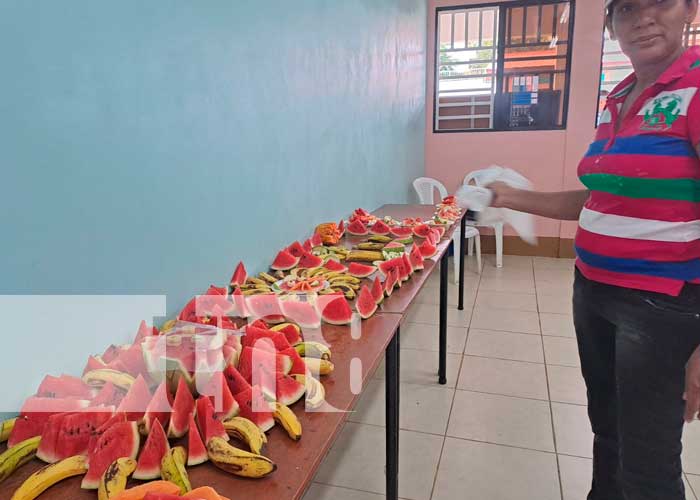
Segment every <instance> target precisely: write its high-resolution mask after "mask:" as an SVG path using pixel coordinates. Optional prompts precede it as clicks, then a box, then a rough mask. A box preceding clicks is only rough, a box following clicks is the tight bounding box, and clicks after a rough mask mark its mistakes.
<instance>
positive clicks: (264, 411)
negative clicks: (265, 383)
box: [235, 386, 275, 432]
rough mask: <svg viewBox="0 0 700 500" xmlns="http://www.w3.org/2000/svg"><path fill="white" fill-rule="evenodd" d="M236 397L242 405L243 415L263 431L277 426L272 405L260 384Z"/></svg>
mask: <svg viewBox="0 0 700 500" xmlns="http://www.w3.org/2000/svg"><path fill="white" fill-rule="evenodd" d="M235 397H236V401H238V404H239V405H240V406H241V417H243V418H247V419H248V420H250V421H251V422H253V423H254V424H255V425H257V426H258V427H259V428H260V430H261V431H263V432H267V431H269V430H270V429H272V428H273V427H274V426H275V419H274V417H273V416H272V407H271V406H270V403H268V402H267V400H266V399H265V397H264V395H263V391H262V389H261V388H260V387H259V386H253V387H251V388H250V389H248V390H246V391H244V392H242V393H240V394H237V395H236V396H235Z"/></svg>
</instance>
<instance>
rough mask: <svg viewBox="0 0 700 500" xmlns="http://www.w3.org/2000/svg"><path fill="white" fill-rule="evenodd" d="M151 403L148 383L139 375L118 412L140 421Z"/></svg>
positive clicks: (129, 418)
mask: <svg viewBox="0 0 700 500" xmlns="http://www.w3.org/2000/svg"><path fill="white" fill-rule="evenodd" d="M150 402H151V391H150V390H149V389H148V385H147V384H146V381H145V380H144V379H143V377H142V376H141V375H139V376H138V377H137V378H136V381H135V382H134V383H133V384H132V386H131V389H129V392H127V393H126V396H125V397H124V399H122V402H121V403H120V404H119V408H117V412H118V413H126V418H127V420H133V421H136V420H140V419H141V418H142V417H143V416H144V415H145V413H146V408H147V407H148V404H149V403H150ZM118 458H119V457H118Z"/></svg>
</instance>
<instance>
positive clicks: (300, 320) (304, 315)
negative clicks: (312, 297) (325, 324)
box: [280, 295, 321, 329]
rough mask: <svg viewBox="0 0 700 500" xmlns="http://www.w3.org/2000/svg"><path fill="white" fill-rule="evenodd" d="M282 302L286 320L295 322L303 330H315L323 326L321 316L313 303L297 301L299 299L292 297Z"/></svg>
mask: <svg viewBox="0 0 700 500" xmlns="http://www.w3.org/2000/svg"><path fill="white" fill-rule="evenodd" d="M285 299H287V300H281V301H280V306H281V307H282V314H284V316H285V318H286V319H289V320H291V321H294V322H295V323H296V324H297V325H299V326H300V327H301V328H309V329H315V328H320V326H321V316H319V314H318V311H317V310H316V308H315V307H314V305H313V304H312V303H311V302H305V301H302V300H297V299H298V297H296V296H294V295H290V296H287V297H285Z"/></svg>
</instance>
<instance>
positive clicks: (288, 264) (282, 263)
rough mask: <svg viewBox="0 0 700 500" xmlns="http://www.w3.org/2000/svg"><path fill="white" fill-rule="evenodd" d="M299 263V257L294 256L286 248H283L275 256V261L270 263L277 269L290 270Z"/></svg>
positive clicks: (271, 266) (272, 267)
mask: <svg viewBox="0 0 700 500" xmlns="http://www.w3.org/2000/svg"><path fill="white" fill-rule="evenodd" d="M297 264H299V257H294V256H293V255H292V254H291V253H289V252H288V251H286V250H281V251H280V253H278V254H277V257H275V260H274V262H272V264H271V265H270V268H271V269H274V270H275V271H289V270H290V269H293V268H294V267H296V266H297Z"/></svg>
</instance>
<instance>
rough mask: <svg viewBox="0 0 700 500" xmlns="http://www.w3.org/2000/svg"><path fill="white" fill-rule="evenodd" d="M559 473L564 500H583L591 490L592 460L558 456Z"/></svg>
mask: <svg viewBox="0 0 700 500" xmlns="http://www.w3.org/2000/svg"><path fill="white" fill-rule="evenodd" d="M559 473H560V475H561V488H562V491H563V493H564V500H585V498H586V496H587V495H588V492H589V491H590V489H591V480H592V477H593V460H591V459H590V458H579V457H569V456H566V455H559Z"/></svg>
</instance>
